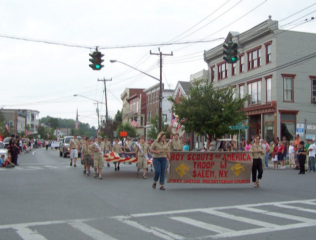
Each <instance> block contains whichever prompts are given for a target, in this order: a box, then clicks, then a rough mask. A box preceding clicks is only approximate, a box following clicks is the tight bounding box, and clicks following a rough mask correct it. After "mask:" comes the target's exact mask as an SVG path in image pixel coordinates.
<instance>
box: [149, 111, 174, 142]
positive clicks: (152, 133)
mask: <svg viewBox="0 0 316 240" xmlns="http://www.w3.org/2000/svg"><path fill="white" fill-rule="evenodd" d="M150 123H151V125H152V126H151V127H150V128H148V129H147V137H148V138H151V139H157V136H158V133H159V116H158V115H156V116H155V117H154V118H152V119H150ZM161 126H162V131H163V132H165V133H166V138H170V135H171V131H170V129H168V125H164V122H163V121H162V122H161Z"/></svg>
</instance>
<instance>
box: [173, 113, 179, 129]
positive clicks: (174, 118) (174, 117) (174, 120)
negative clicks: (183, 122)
mask: <svg viewBox="0 0 316 240" xmlns="http://www.w3.org/2000/svg"><path fill="white" fill-rule="evenodd" d="M177 121H178V119H177V118H176V116H175V115H174V114H173V113H172V120H171V127H172V126H173V125H174V124H175V123H176V122H177Z"/></svg>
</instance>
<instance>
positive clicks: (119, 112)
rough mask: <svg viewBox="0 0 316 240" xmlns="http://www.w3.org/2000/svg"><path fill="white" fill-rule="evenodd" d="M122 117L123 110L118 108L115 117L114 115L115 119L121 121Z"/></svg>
mask: <svg viewBox="0 0 316 240" xmlns="http://www.w3.org/2000/svg"><path fill="white" fill-rule="evenodd" d="M122 117H123V110H122V111H120V110H117V112H116V114H115V117H114V121H116V122H119V123H121V122H122Z"/></svg>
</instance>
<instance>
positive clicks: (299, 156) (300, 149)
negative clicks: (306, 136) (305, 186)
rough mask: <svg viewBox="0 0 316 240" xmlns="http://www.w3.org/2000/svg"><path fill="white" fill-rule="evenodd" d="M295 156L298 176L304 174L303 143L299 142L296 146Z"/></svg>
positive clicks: (304, 155) (304, 152)
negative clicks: (298, 167) (298, 169)
mask: <svg viewBox="0 0 316 240" xmlns="http://www.w3.org/2000/svg"><path fill="white" fill-rule="evenodd" d="M296 155H297V159H298V162H299V166H300V171H299V173H298V174H305V161H306V149H305V147H304V141H301V142H300V144H299V145H298V149H297V154H296Z"/></svg>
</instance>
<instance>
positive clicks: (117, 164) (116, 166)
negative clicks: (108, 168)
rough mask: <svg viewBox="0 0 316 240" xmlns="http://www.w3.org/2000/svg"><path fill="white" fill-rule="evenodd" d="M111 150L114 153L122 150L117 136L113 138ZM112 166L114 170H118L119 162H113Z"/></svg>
mask: <svg viewBox="0 0 316 240" xmlns="http://www.w3.org/2000/svg"><path fill="white" fill-rule="evenodd" d="M112 149H113V152H115V153H122V152H123V151H122V147H121V145H120V144H119V139H118V138H116V139H115V144H114V145H113V148H112ZM114 167H115V169H114V170H115V171H120V162H118V163H117V162H114Z"/></svg>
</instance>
